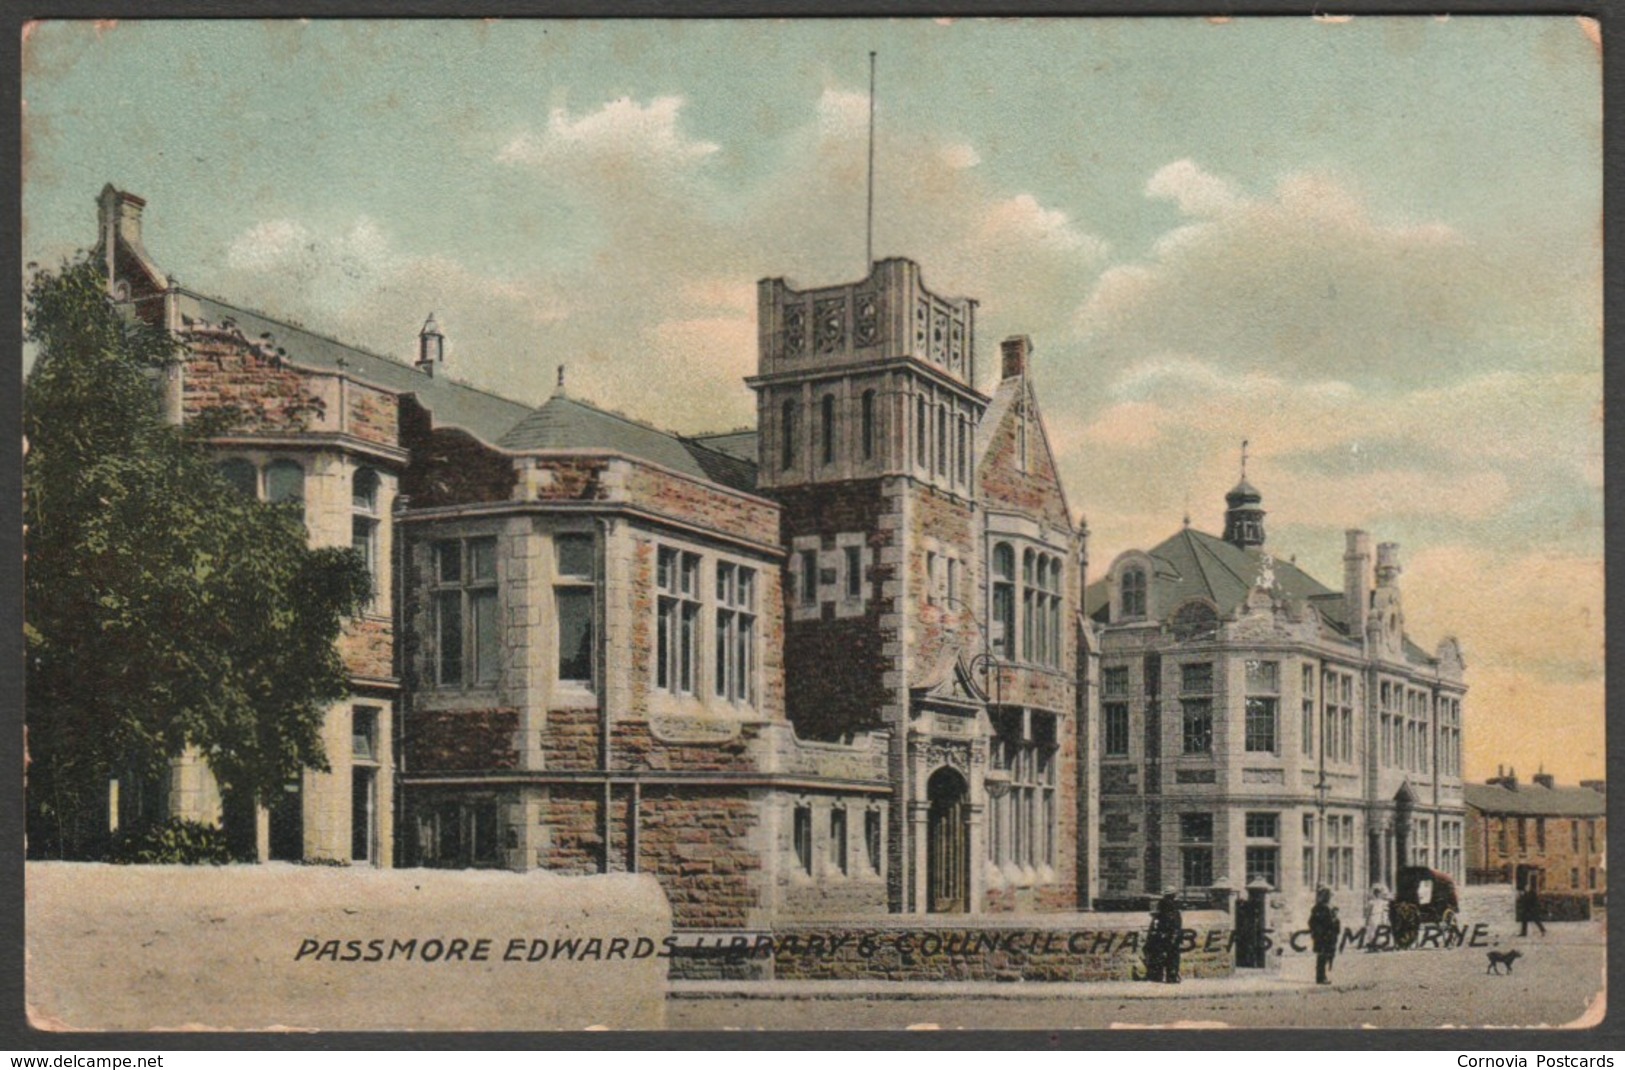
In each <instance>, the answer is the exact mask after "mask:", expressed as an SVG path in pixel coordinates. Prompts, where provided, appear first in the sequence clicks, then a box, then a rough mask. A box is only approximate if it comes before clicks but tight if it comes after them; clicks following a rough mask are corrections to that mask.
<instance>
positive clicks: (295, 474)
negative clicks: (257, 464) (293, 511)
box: [265, 460, 305, 505]
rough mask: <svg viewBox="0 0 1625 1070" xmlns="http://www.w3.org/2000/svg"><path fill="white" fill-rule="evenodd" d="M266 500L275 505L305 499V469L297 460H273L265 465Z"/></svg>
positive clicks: (302, 501)
mask: <svg viewBox="0 0 1625 1070" xmlns="http://www.w3.org/2000/svg"><path fill="white" fill-rule="evenodd" d="M265 500H266V501H268V502H270V503H271V504H273V505H277V504H281V503H282V502H298V503H300V505H303V504H304V501H305V470H304V469H303V468H301V467H299V463H298V462H297V461H286V460H283V461H272V462H271V463H270V464H268V465H266V466H265Z"/></svg>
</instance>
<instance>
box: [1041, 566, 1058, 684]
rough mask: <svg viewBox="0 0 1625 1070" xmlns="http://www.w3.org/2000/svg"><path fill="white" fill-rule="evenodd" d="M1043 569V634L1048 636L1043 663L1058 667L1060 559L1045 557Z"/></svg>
mask: <svg viewBox="0 0 1625 1070" xmlns="http://www.w3.org/2000/svg"><path fill="white" fill-rule="evenodd" d="M1045 560H1046V561H1047V562H1048V567H1047V568H1045V569H1044V576H1043V579H1044V600H1045V604H1044V634H1045V636H1046V637H1047V638H1048V640H1049V641H1048V643H1047V644H1046V649H1045V651H1044V659H1043V660H1044V664H1045V665H1050V666H1053V667H1055V668H1059V667H1060V665H1061V646H1062V643H1061V559H1060V558H1059V557H1048V556H1047V557H1046V558H1045Z"/></svg>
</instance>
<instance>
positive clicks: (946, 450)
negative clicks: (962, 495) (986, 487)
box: [779, 390, 973, 486]
mask: <svg viewBox="0 0 1625 1070" xmlns="http://www.w3.org/2000/svg"><path fill="white" fill-rule="evenodd" d="M914 400H915V406H914V435H913V447H914V452H913V463H914V467H915V468H917V469H923V470H924V471H925V472H926V473H927V474H928V475H934V476H938V477H942V478H945V479H951V480H952V481H953V482H954V483H956V484H958V485H961V486H963V485H966V484H968V483H969V482H970V464H971V448H972V435H973V431H972V427H971V419H970V417H969V416H968V415H967V414H965V413H963V412H957V411H954V410H953V409H952V408H950V406H948V405H946V404H942V403H937V404H932V403H931V401H930V400H929V399H927V397H926V396H925V395H924V394H917V395H915V399H914ZM839 404H840V403H839V401H838V400H837V398H836V396H835V395H834V394H832V393H831V394H823V395H821V396H820V397H819V398H818V400H817V403H816V408H815V420H816V424H815V427H816V432H817V433H816V436H815V438H814V440H813V444H812V445H813V457H814V459H815V461H816V463H817V464H818V465H819V466H820V467H828V466H831V465H834V464H835V463H836V462H837V461H838V460H839V459H840V457H841V441H840V438H841V424H842V420H841V418H840V413H839V412H838V407H839ZM879 404H880V401H879V398H878V396H877V395H876V393H875V391H873V390H865V391H863V393H862V394H860V395H859V396H858V417H857V424H858V433H857V443H858V451H859V453H858V456H859V457H860V458H861V459H862V460H864V461H871V460H873V459H874V456H875V451H876V449H878V447H879V441H878V437H879V415H880V414H879V411H878V406H879ZM801 411H802V405H801V402H800V401H799V400H798V399H796V398H786V399H785V400H784V402H783V403H782V404H781V405H780V407H779V468H780V470H781V471H785V472H790V471H793V470H795V468H796V467H797V466H798V465H799V464H800V462H801V449H802V446H803V444H804V443H803V439H802V435H803V433H802V428H801V422H800V418H801Z"/></svg>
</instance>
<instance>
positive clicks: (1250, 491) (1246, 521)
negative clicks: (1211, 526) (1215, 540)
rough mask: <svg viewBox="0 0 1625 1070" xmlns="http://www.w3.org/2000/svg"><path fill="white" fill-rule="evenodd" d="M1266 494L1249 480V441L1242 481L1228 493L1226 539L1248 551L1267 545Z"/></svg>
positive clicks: (1244, 449) (1243, 453) (1243, 451)
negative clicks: (1265, 540)
mask: <svg viewBox="0 0 1625 1070" xmlns="http://www.w3.org/2000/svg"><path fill="white" fill-rule="evenodd" d="M1263 503H1264V496H1263V495H1262V494H1260V493H1258V489H1257V488H1256V487H1254V486H1253V485H1252V484H1251V483H1249V482H1247V443H1245V442H1243V443H1242V444H1241V482H1239V483H1237V484H1236V485H1235V486H1234V487H1233V488H1231V490H1230V493H1229V494H1226V495H1225V496H1224V504H1225V506H1226V508H1225V511H1224V541H1225V542H1228V543H1230V544H1232V545H1234V546H1239V547H1241V548H1242V549H1243V550H1245V549H1246V548H1247V547H1249V546H1263V545H1264V505H1263Z"/></svg>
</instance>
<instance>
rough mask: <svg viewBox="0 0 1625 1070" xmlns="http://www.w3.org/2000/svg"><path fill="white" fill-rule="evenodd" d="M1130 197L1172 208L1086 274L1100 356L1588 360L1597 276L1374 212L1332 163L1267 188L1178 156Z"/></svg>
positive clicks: (1433, 368) (1401, 371)
mask: <svg viewBox="0 0 1625 1070" xmlns="http://www.w3.org/2000/svg"><path fill="white" fill-rule="evenodd" d="M1146 196H1147V197H1148V198H1152V199H1167V200H1170V201H1173V202H1174V203H1175V204H1177V205H1178V207H1179V208H1180V210H1181V213H1182V221H1181V222H1180V223H1179V224H1178V225H1177V226H1175V227H1172V228H1170V229H1169V231H1168V232H1166V233H1165V234H1163V235H1161V236H1160V238H1159V239H1158V240H1157V241H1156V242H1154V244H1153V246H1152V249H1151V252H1150V253H1149V254H1148V255H1147V256H1146V257H1144V258H1143V259H1140V260H1138V261H1134V262H1129V263H1120V264H1114V265H1112V266H1111V267H1110V268H1109V269H1108V270H1106V271H1105V272H1103V273H1102V275H1101V276H1100V278H1099V280H1098V281H1097V282H1096V284H1095V286H1094V288H1093V290H1092V291H1091V292H1090V293H1089V295H1088V297H1087V299H1086V300H1085V301H1084V302H1083V303H1082V307H1081V309H1080V311H1079V315H1078V319H1077V326H1078V328H1079V330H1080V331H1081V333H1082V336H1083V339H1084V344H1085V345H1086V346H1087V347H1088V348H1089V349H1090V350H1092V351H1094V352H1104V353H1109V354H1111V355H1112V357H1113V358H1114V359H1115V360H1119V361H1124V360H1127V361H1133V360H1135V359H1137V358H1140V357H1142V356H1145V355H1149V354H1154V353H1158V352H1165V351H1179V352H1190V353H1195V354H1198V355H1200V356H1202V357H1203V358H1204V359H1207V360H1210V361H1213V362H1214V363H1216V364H1220V365H1222V366H1224V367H1225V368H1226V370H1227V371H1241V370H1247V371H1268V372H1271V373H1273V374H1279V375H1291V376H1295V377H1308V378H1311V379H1315V378H1341V379H1346V380H1348V381H1350V382H1353V383H1363V384H1367V385H1374V384H1378V383H1381V384H1384V385H1386V386H1387V387H1388V388H1390V389H1392V388H1417V387H1421V386H1426V385H1429V384H1436V383H1439V382H1449V381H1454V380H1458V379H1461V378H1464V377H1467V376H1470V375H1473V374H1478V373H1481V372H1482V371H1484V370H1486V369H1492V368H1498V367H1499V368H1509V367H1521V368H1530V367H1533V368H1539V369H1544V370H1547V371H1552V372H1569V371H1574V370H1577V369H1589V368H1592V367H1595V365H1596V361H1597V356H1596V355H1597V352H1598V346H1599V344H1600V343H1599V338H1600V334H1599V330H1600V327H1599V324H1600V301H1599V299H1598V298H1599V295H1600V288H1595V287H1594V288H1591V289H1590V290H1588V289H1587V288H1586V287H1585V286H1583V285H1581V286H1574V285H1571V284H1570V283H1568V282H1566V281H1565V282H1564V283H1563V284H1562V285H1559V284H1557V283H1555V282H1552V281H1549V280H1552V279H1558V278H1561V279H1564V280H1569V279H1572V278H1573V275H1574V270H1573V267H1572V265H1567V266H1565V265H1560V264H1558V263H1556V262H1555V260H1554V262H1553V263H1551V264H1547V263H1545V262H1532V261H1531V259H1530V256H1529V255H1517V256H1515V255H1512V252H1511V250H1506V249H1501V248H1499V247H1498V246H1496V245H1495V244H1494V242H1495V238H1494V237H1492V238H1490V239H1481V240H1479V241H1476V242H1475V241H1468V240H1467V239H1466V238H1465V237H1463V236H1462V235H1461V234H1460V233H1458V232H1457V231H1455V230H1453V229H1452V228H1451V227H1449V226H1447V225H1445V224H1443V223H1441V222H1437V221H1425V220H1424V221H1412V220H1400V219H1386V218H1381V217H1380V216H1379V215H1378V214H1377V213H1376V212H1374V211H1373V210H1372V207H1371V206H1370V204H1369V203H1368V201H1367V199H1366V198H1365V196H1364V195H1363V194H1362V193H1361V192H1360V191H1359V190H1358V189H1357V188H1355V187H1354V186H1352V185H1351V184H1350V183H1349V182H1348V181H1347V180H1345V179H1344V178H1341V177H1339V176H1337V175H1334V174H1331V173H1328V172H1320V171H1307V172H1298V173H1293V174H1289V175H1286V176H1284V177H1283V178H1282V179H1281V180H1280V181H1279V182H1278V183H1277V184H1276V185H1275V188H1274V189H1273V190H1272V191H1271V192H1270V193H1269V194H1268V195H1267V196H1257V197H1253V196H1247V195H1245V194H1244V193H1242V192H1241V191H1240V190H1239V189H1238V187H1237V186H1236V184H1235V183H1233V182H1231V181H1230V180H1228V179H1226V178H1224V177H1223V176H1219V175H1215V174H1212V173H1210V172H1207V171H1205V170H1203V169H1202V168H1201V167H1199V166H1198V165H1197V164H1195V163H1194V162H1192V161H1190V160H1179V161H1175V162H1174V163H1171V164H1168V165H1166V166H1164V167H1162V168H1160V169H1158V170H1157V171H1156V172H1155V173H1154V174H1153V175H1152V177H1151V179H1150V180H1149V181H1148V183H1147V186H1146Z"/></svg>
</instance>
